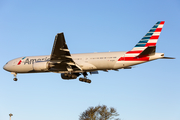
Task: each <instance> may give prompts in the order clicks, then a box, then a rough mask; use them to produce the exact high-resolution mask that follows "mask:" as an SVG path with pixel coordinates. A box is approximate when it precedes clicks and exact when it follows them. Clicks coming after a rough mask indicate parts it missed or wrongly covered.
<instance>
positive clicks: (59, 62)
mask: <svg viewBox="0 0 180 120" xmlns="http://www.w3.org/2000/svg"><path fill="white" fill-rule="evenodd" d="M50 62H51V63H53V69H54V70H56V71H57V70H58V71H77V70H78V71H79V70H81V68H80V67H79V66H78V65H77V64H76V63H75V62H74V61H73V59H72V57H71V54H70V51H69V49H68V47H67V44H66V41H65V38H64V34H63V33H58V34H57V35H56V37H55V40H54V45H53V48H52V52H51V56H50Z"/></svg>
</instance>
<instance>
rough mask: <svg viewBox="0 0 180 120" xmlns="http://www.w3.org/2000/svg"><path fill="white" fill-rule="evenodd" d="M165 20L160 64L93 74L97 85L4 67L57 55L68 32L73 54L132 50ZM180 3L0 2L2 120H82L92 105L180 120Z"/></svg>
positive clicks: (140, 118)
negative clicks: (58, 40)
mask: <svg viewBox="0 0 180 120" xmlns="http://www.w3.org/2000/svg"><path fill="white" fill-rule="evenodd" d="M160 20H164V21H165V25H164V27H163V30H162V33H161V35H160V37H159V41H158V43H157V49H156V51H157V52H163V53H165V56H168V57H169V56H170V57H171V56H172V57H176V59H175V60H156V61H152V62H149V63H145V64H141V65H138V66H136V67H135V68H133V69H131V70H119V72H116V71H109V72H108V73H106V72H100V74H99V75H89V76H88V77H89V78H90V79H91V80H92V83H91V84H86V83H82V82H79V81H78V79H77V80H70V81H66V80H62V79H61V77H60V75H59V74H56V73H40V74H19V75H18V76H17V77H18V81H17V82H14V81H13V75H11V74H10V73H9V72H7V71H4V70H3V69H2V67H3V65H4V64H5V63H6V62H7V61H9V60H11V59H14V58H17V57H22V56H35V55H49V54H51V49H52V45H53V42H54V37H55V35H56V34H57V33H59V32H64V34H65V38H66V42H67V45H68V47H69V49H70V52H71V53H86V52H88V53H89V52H107V51H128V50H131V49H132V48H133V46H134V45H135V44H136V43H137V42H138V41H139V40H140V39H141V38H142V37H143V36H144V35H145V34H146V33H147V32H148V31H149V29H150V28H151V27H152V26H153V25H154V24H155V23H156V22H157V21H160ZM179 21H180V1H179V0H171V1H169V0H151V1H144V0H136V1H130V0H127V1H125V0H113V1H112V0H111V1H110V0H99V1H95V0H92V1H84V0H78V1H72V0H66V1H65V0H64V1H62V0H53V1H42V0H39V1H36V0H31V1H24V0H16V1H13V0H1V1H0V41H1V44H0V51H1V52H0V56H1V59H0V67H1V69H0V75H1V79H0V120H6V119H9V116H8V114H9V113H13V114H14V116H13V117H12V120H24V119H26V120H32V119H33V120H39V119H43V120H50V119H51V120H55V119H60V120H78V118H79V115H80V113H82V112H83V111H84V110H86V109H87V108H88V107H90V106H96V105H102V104H105V105H107V106H108V107H115V108H116V109H117V111H118V113H119V114H120V116H119V118H121V119H122V120H152V119H153V120H169V119H171V120H180V92H179V91H180V87H179V86H180V74H179V67H180V63H179V56H180V53H179V44H180V42H179V33H180V30H179V28H180V23H179Z"/></svg>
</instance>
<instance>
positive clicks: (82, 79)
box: [79, 72, 91, 83]
mask: <svg viewBox="0 0 180 120" xmlns="http://www.w3.org/2000/svg"><path fill="white" fill-rule="evenodd" d="M87 75H88V74H87V73H86V72H84V73H83V76H84V78H79V81H81V82H86V83H91V80H89V79H87V77H86V76H87Z"/></svg>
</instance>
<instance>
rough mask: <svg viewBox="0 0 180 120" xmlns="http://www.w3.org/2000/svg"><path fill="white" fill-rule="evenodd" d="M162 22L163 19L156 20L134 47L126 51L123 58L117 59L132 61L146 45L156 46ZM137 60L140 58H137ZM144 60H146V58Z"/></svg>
mask: <svg viewBox="0 0 180 120" xmlns="http://www.w3.org/2000/svg"><path fill="white" fill-rule="evenodd" d="M164 23H165V21H158V22H157V23H156V24H155V25H154V26H153V27H152V28H151V29H150V30H149V32H148V33H147V34H146V35H145V36H144V37H143V38H142V39H141V40H140V41H139V42H138V43H137V44H136V45H135V47H134V48H133V49H132V50H130V51H128V52H126V53H125V56H124V58H120V59H119V61H121V59H123V60H125V61H131V60H133V61H134V60H136V57H137V56H138V55H140V54H141V53H142V52H143V51H144V50H145V49H146V48H147V47H153V46H156V43H157V41H158V38H159V35H160V33H161V31H162V28H163V25H164ZM144 57H145V56H144ZM137 60H141V58H138V59H137ZM142 60H143V61H144V59H142ZM146 60H148V58H147V59H146Z"/></svg>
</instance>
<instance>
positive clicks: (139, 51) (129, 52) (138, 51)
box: [126, 50, 142, 54]
mask: <svg viewBox="0 0 180 120" xmlns="http://www.w3.org/2000/svg"><path fill="white" fill-rule="evenodd" d="M141 52H142V50H137V51H128V52H126V54H131V53H141Z"/></svg>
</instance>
